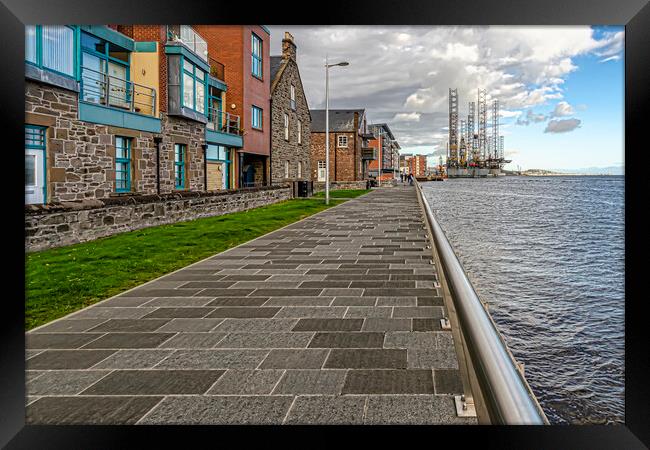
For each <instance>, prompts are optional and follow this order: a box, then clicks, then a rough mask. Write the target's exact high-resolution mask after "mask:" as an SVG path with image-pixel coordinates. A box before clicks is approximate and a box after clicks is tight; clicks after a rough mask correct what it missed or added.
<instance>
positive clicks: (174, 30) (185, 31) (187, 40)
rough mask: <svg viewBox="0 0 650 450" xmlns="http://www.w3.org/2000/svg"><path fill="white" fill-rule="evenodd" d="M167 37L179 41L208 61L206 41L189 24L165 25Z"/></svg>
mask: <svg viewBox="0 0 650 450" xmlns="http://www.w3.org/2000/svg"><path fill="white" fill-rule="evenodd" d="M167 39H168V40H170V41H175V42H180V43H182V44H183V45H185V46H186V47H187V48H189V49H190V50H192V52H194V53H195V54H196V55H197V56H198V57H199V58H201V59H202V60H204V61H205V62H206V63H207V62H208V43H207V42H206V41H205V39H203V38H202V37H201V35H199V34H198V33H197V32H196V31H194V29H193V28H192V27H191V26H189V25H167Z"/></svg>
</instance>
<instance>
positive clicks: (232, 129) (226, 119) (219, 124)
mask: <svg viewBox="0 0 650 450" xmlns="http://www.w3.org/2000/svg"><path fill="white" fill-rule="evenodd" d="M240 125H241V118H240V117H239V116H236V115H234V114H230V113H229V112H225V111H222V110H220V109H217V108H208V124H207V127H208V129H210V130H213V131H219V132H221V133H228V134H235V135H240V134H241V126H240Z"/></svg>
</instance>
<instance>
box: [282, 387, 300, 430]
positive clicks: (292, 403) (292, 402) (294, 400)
mask: <svg viewBox="0 0 650 450" xmlns="http://www.w3.org/2000/svg"><path fill="white" fill-rule="evenodd" d="M283 376H284V375H283ZM297 398H298V396H297V395H295V396H294V397H293V400H292V401H291V405H290V406H289V409H288V410H287V414H286V415H285V416H284V419H283V420H282V425H284V424H285V423H286V421H287V418H288V417H289V414H290V413H291V410H292V409H293V405H294V404H295V403H296V399H297Z"/></svg>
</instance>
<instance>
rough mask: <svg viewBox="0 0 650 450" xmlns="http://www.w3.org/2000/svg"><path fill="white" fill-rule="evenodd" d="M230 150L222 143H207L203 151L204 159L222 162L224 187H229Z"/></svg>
mask: <svg viewBox="0 0 650 450" xmlns="http://www.w3.org/2000/svg"><path fill="white" fill-rule="evenodd" d="M229 156H230V150H229V149H228V148H227V147H224V146H223V145H214V144H208V148H207V149H206V151H205V159H206V161H208V162H217V163H223V165H224V173H225V183H224V184H225V188H226V189H230V180H229V177H230V164H231V163H232V160H231V159H230V157H229Z"/></svg>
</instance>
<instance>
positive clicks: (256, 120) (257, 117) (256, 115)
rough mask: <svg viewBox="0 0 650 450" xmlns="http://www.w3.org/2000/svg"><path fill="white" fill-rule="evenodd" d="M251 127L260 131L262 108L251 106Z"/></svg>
mask: <svg viewBox="0 0 650 450" xmlns="http://www.w3.org/2000/svg"><path fill="white" fill-rule="evenodd" d="M251 126H252V127H253V128H257V129H258V130H261V129H262V108H258V107H257V106H253V107H252V109H251Z"/></svg>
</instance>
